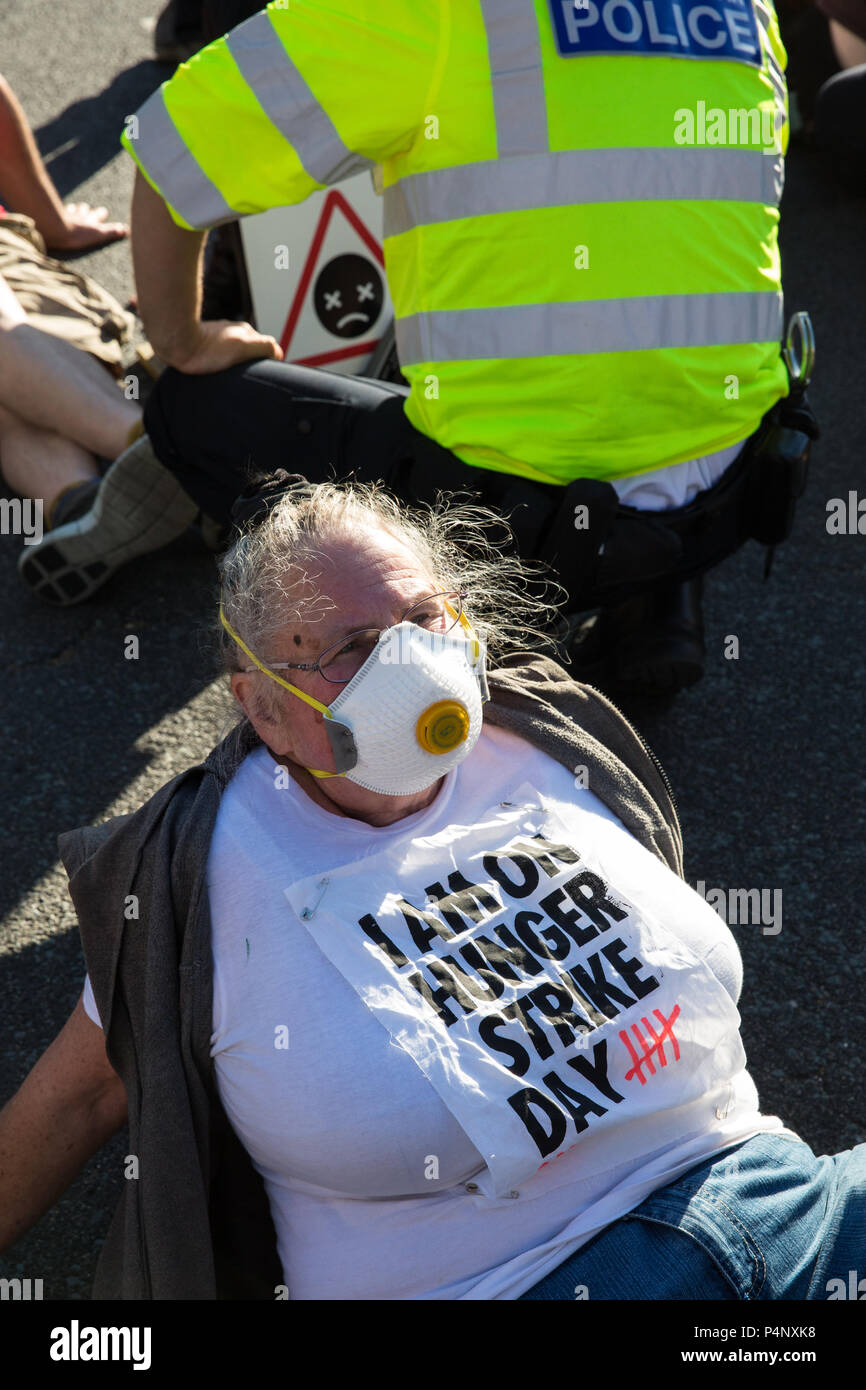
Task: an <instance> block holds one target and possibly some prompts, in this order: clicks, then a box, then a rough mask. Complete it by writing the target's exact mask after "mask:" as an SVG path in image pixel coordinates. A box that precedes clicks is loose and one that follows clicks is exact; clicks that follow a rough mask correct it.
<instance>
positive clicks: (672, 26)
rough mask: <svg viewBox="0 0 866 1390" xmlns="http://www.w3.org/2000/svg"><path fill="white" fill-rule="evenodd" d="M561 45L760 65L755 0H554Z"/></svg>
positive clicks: (572, 50) (566, 49) (566, 50)
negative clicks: (709, 1) (712, 0)
mask: <svg viewBox="0 0 866 1390" xmlns="http://www.w3.org/2000/svg"><path fill="white" fill-rule="evenodd" d="M550 8H551V13H552V16H553V32H554V36H555V38H556V47H557V50H558V51H559V53H561V54H562V56H563V57H565V58H574V57H579V56H580V55H581V54H592V55H595V56H597V55H598V54H602V53H605V54H607V53H642V54H643V53H655V54H658V55H659V57H668V58H724V59H726V60H727V61H728V62H735V63H748V64H749V65H750V66H751V67H755V68H759V67H760V66H761V40H760V37H759V34H758V24H757V20H756V18H755V12H754V9H753V7H752V3H751V0H716V3H715V4H710V5H707V4H704V3H703V0H598V3H597V2H596V0H550Z"/></svg>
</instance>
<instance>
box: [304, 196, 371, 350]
mask: <svg viewBox="0 0 866 1390" xmlns="http://www.w3.org/2000/svg"><path fill="white" fill-rule="evenodd" d="M336 213H339V214H340V216H335V214H336ZM384 265H385V258H384V256H383V255H382V248H381V247H380V245H379V243H378V241H377V240H376V238H375V237H374V236H373V234H372V233H371V232H370V231H369V230H368V228H367V227H365V225H364V223H363V222H362V221H361V218H360V217H359V216H358V214H357V212H356V211H355V209H354V208H353V207H352V205H351V203H349V202H348V200H347V199H346V198H345V197H344V196H343V194H342V193H340V192H339V191H338V190H337V189H335V188H332V189H330V190H329V192H328V193H327V194H326V196H325V200H324V203H323V206H322V211H321V214H320V216H319V220H318V222H317V224H316V230H315V232H314V234H313V239H312V241H311V243H310V249H309V251H308V253H307V259H306V261H305V262H304V268H303V271H302V272H301V278H300V280H299V281H298V286H297V289H296V290H295V295H294V298H293V300H292V305H291V308H290V309H289V314H288V318H287V319H286V325H285V328H284V329H283V332H282V336H281V338H280V347H281V348H282V349H283V352H284V354H285V358H284V360H285V361H286V362H295V363H297V364H298V365H299V366H305V367H322V366H325V365H326V364H327V363H328V362H340V361H343V360H345V359H346V358H351V357H361V356H368V355H369V354H370V353H372V352H373V350H374V348H375V347H376V345H377V343H378V342H379V338H380V336H381V332H382V330H383V329H384V327H385V325H386V324H387V323H388V322H389V321H390V318H391V312H392V311H391V303H390V296H389V294H388V285H387V281H386V279H385V274H384ZM293 342H294V343H295V345H296V351H299V350H300V351H301V352H302V353H303V356H293V355H292V352H291V347H292V343H293Z"/></svg>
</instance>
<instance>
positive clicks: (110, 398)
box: [0, 276, 141, 495]
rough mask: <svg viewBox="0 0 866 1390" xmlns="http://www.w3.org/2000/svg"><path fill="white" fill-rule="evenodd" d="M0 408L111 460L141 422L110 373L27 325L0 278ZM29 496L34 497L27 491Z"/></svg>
mask: <svg viewBox="0 0 866 1390" xmlns="http://www.w3.org/2000/svg"><path fill="white" fill-rule="evenodd" d="M0 405H3V406H5V407H6V409H7V410H11V411H13V412H14V414H15V415H16V416H17V417H18V418H19V419H22V420H26V421H27V422H28V423H29V424H31V425H36V426H38V427H40V428H41V429H44V430H48V431H49V432H53V433H55V434H58V435H60V436H61V437H62V438H63V439H69V440H74V442H75V443H76V444H78V445H80V446H81V448H82V449H86V450H87V451H88V453H92V454H99V455H102V456H103V457H104V458H109V459H113V458H116V457H117V455H118V454H120V453H122V451H123V450H124V449H125V448H126V445H127V442H128V440H129V435H130V431H131V429H132V428H133V426H134V425H135V424H136V423H137V422H138V420H139V419H140V418H141V410H140V408H139V406H138V405H137V404H136V402H135V401H128V400H126V398H125V397H124V395H123V392H122V391H121V390H119V388H118V386H117V383H116V382H115V381H114V380H113V379H112V377H111V375H110V373H109V372H108V371H107V370H106V369H105V367H103V366H101V365H100V364H99V363H98V362H96V361H95V360H94V359H93V358H92V357H90V356H89V355H88V353H86V352H82V350H81V349H80V348H77V347H75V346H74V345H73V344H72V343H67V342H65V341H64V339H62V338H55V337H52V335H51V334H50V333H45V332H43V331H42V330H41V329H39V328H35V327H34V326H33V325H32V324H30V323H28V322H27V321H26V314H25V312H24V310H23V309H22V307H21V305H20V304H19V302H18V300H17V298H16V296H15V295H14V294H13V293H12V291H11V290H10V288H9V286H8V285H7V283H6V281H5V280H4V279H3V277H2V276H0ZM27 495H33V494H32V493H30V492H29V491H28V492H27Z"/></svg>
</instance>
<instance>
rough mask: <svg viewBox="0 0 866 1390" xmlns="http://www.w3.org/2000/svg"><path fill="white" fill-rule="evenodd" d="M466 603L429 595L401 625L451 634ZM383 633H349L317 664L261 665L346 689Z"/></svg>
mask: <svg viewBox="0 0 866 1390" xmlns="http://www.w3.org/2000/svg"><path fill="white" fill-rule="evenodd" d="M465 599H466V594H461V593H458V592H457V591H456V590H455V591H453V592H450V593H440V594H431V595H430V596H429V598H422V599H419V601H418V602H417V603H413V604H412V607H411V608H407V609H406V612H405V613H404V614H403V616H402V618H401V619H400V621H401V622H403V623H416V624H417V625H418V627H423V628H426V630H427V631H428V632H441V633H446V632H450V631H451V630H452V628H455V627H456V626H457V624H458V623H459V622H460V621H461V620H462V619H463V603H464V600H465ZM385 630H386V629H385V628H381V627H365V628H362V629H361V630H360V631H358V632H350V633H349V635H348V637H341V638H340V640H339V642H334V644H333V645H332V646H330V647H328V648H326V650H325V651H323V652H322V654H321V656H320V657H319V659H318V661H312V662H309V661H306V662H302V661H270V662H266V663H264V664H265V665H266V666H267V668H268V670H269V671H318V672H319V675H320V676H322V677H323V678H324V679H325V680H326V681H330V682H331V684H332V685H345V684H346V682H347V681H350V680H351V679H352V677H353V676H355V675H357V673H358V671H360V669H361V667H362V666H363V664H364V662H365V661H366V660H367V658H368V657H369V656H370V655H371V654H372V652H373V649H374V648H375V646H376V645H377V643H378V641H379V638H380V637H381V636H382V633H383V632H384V631H385ZM257 669H259V668H257V667H255V666H245V667H244V671H245V672H246V673H251V672H253V671H255V670H257Z"/></svg>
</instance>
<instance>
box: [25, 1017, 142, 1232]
mask: <svg viewBox="0 0 866 1390" xmlns="http://www.w3.org/2000/svg"><path fill="white" fill-rule="evenodd" d="M125 1123H126V1092H125V1089H124V1086H123V1082H122V1081H121V1080H120V1077H119V1076H118V1075H117V1073H116V1072H115V1070H114V1068H113V1067H112V1065H111V1063H110V1062H109V1060H108V1057H107V1056H106V1053H105V1037H104V1035H103V1032H102V1029H101V1028H99V1027H98V1026H97V1025H96V1024H95V1023H93V1022H92V1021H91V1019H90V1018H88V1016H87V1014H86V1013H85V1011H84V1004H83V1001H82V999H79V1001H78V1003H77V1004H76V1006H75V1008H74V1010H73V1012H72V1014H71V1016H70V1018H69V1020H68V1021H67V1023H66V1024H65V1026H64V1027H63V1028H62V1029H61V1031H60V1033H59V1034H58V1035H57V1037H56V1038H55V1040H54V1042H53V1043H52V1044H51V1046H50V1047H49V1048H48V1049H47V1051H46V1052H44V1053H43V1054H42V1056H41V1057H40V1059H39V1061H38V1062H37V1063H36V1065H35V1066H34V1068H33V1070H32V1071H31V1072H30V1073H29V1075H28V1076H27V1078H26V1079H25V1081H24V1082H23V1084H22V1085H21V1087H20V1088H19V1090H18V1091H17V1092H16V1093H15V1095H14V1096H13V1097H12V1099H11V1100H10V1101H9V1103H8V1104H7V1105H5V1106H4V1107H3V1109H2V1111H0V1250H4V1249H5V1248H6V1247H7V1246H9V1245H11V1244H12V1243H13V1241H16V1240H17V1239H18V1238H19V1236H21V1235H23V1234H24V1232H25V1231H27V1230H28V1229H29V1228H30V1227H31V1226H32V1225H34V1223H35V1222H36V1221H38V1220H39V1218H40V1217H41V1216H42V1215H43V1214H44V1213H45V1212H46V1211H47V1210H48V1209H49V1207H51V1206H53V1205H54V1203H55V1202H56V1201H57V1199H58V1198H59V1197H60V1196H62V1194H63V1193H64V1192H65V1191H66V1188H67V1187H69V1185H70V1183H72V1182H73V1181H74V1180H75V1178H76V1177H77V1176H78V1174H79V1173H80V1172H81V1169H82V1168H83V1167H84V1165H85V1163H87V1161H88V1159H90V1158H92V1157H93V1155H94V1154H95V1153H96V1152H97V1151H98V1150H99V1149H101V1148H102V1145H103V1144H105V1143H106V1141H107V1140H108V1139H110V1138H111V1136H112V1135H113V1134H115V1133H116V1132H117V1130H118V1129H120V1128H121V1126H122V1125H124V1124H125Z"/></svg>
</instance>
